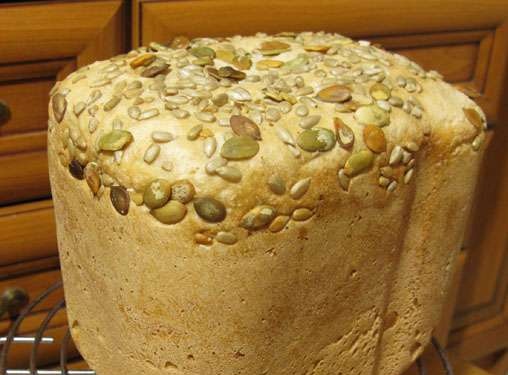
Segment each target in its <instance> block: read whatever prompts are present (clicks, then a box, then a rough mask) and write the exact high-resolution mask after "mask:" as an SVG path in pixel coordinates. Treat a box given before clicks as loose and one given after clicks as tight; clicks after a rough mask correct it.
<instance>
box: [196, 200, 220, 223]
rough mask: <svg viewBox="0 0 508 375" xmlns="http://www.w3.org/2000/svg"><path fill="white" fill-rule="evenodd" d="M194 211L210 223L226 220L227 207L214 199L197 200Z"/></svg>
mask: <svg viewBox="0 0 508 375" xmlns="http://www.w3.org/2000/svg"><path fill="white" fill-rule="evenodd" d="M194 209H195V210H196V213H197V214H198V216H199V217H200V218H202V219H203V220H205V221H208V222H210V223H218V222H221V221H223V220H224V219H225V218H226V207H225V206H224V204H222V203H221V202H219V201H218V200H216V199H215V198H212V197H202V198H197V199H195V200H194Z"/></svg>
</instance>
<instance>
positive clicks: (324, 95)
mask: <svg viewBox="0 0 508 375" xmlns="http://www.w3.org/2000/svg"><path fill="white" fill-rule="evenodd" d="M317 98H318V99H319V100H321V101H323V102H328V103H344V102H347V101H348V100H349V99H351V89H350V88H349V87H347V86H342V85H334V86H330V87H327V88H324V89H323V90H321V91H319V92H318V93H317Z"/></svg>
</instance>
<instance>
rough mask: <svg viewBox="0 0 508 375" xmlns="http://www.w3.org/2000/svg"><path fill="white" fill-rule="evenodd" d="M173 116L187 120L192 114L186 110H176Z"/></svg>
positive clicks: (172, 112)
mask: <svg viewBox="0 0 508 375" xmlns="http://www.w3.org/2000/svg"><path fill="white" fill-rule="evenodd" d="M171 114H172V115H173V116H174V117H175V118H177V119H179V120H181V119H184V118H187V117H189V115H190V113H189V112H188V111H186V110H185V109H175V110H173V111H171Z"/></svg>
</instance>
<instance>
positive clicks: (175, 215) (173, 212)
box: [150, 200, 187, 224]
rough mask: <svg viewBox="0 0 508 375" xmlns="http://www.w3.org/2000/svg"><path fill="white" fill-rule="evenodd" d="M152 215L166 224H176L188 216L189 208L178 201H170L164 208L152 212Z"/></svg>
mask: <svg viewBox="0 0 508 375" xmlns="http://www.w3.org/2000/svg"><path fill="white" fill-rule="evenodd" d="M150 214H152V216H153V217H155V218H156V219H157V220H159V221H160V222H161V223H164V224H176V223H178V222H180V221H182V220H183V218H184V217H185V215H187V207H185V206H184V205H183V204H182V203H180V202H178V201H173V200H171V201H169V202H167V203H166V204H165V205H164V206H162V207H159V208H155V209H152V210H150Z"/></svg>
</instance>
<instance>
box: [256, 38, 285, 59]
mask: <svg viewBox="0 0 508 375" xmlns="http://www.w3.org/2000/svg"><path fill="white" fill-rule="evenodd" d="M289 48H290V45H289V44H287V43H284V42H279V41H277V40H273V41H267V42H263V43H262V44H261V47H260V48H259V52H261V53H262V54H263V55H264V56H274V55H278V54H281V53H283V52H286V51H288V50H289Z"/></svg>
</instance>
